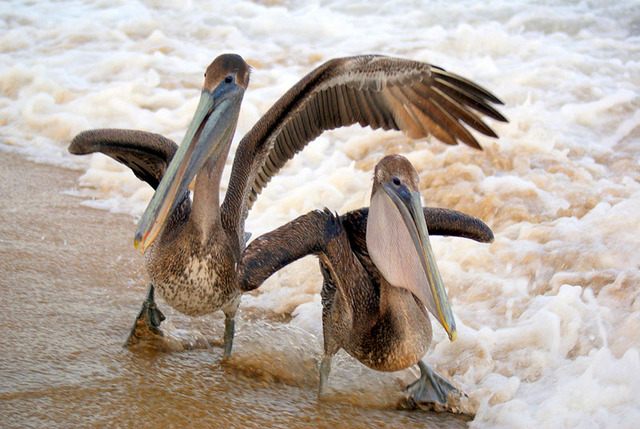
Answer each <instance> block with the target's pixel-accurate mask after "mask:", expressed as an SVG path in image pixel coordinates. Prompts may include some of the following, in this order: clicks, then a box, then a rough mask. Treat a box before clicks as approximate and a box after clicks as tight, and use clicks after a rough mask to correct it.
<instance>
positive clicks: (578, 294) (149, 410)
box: [0, 1, 640, 427]
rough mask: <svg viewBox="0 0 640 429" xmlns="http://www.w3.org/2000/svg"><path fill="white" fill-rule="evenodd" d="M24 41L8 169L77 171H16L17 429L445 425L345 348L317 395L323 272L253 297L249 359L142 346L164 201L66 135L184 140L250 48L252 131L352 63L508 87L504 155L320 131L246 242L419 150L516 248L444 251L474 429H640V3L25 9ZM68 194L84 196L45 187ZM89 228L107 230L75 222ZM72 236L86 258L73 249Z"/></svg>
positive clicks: (14, 79) (440, 340) (10, 109)
mask: <svg viewBox="0 0 640 429" xmlns="http://www.w3.org/2000/svg"><path fill="white" fill-rule="evenodd" d="M0 28H2V32H0V124H1V125H2V127H1V128H0V145H1V148H2V149H4V150H5V152H0V157H1V158H2V165H3V166H4V165H5V164H11V163H17V161H14V160H15V159H16V158H15V157H16V155H15V154H13V153H10V152H14V153H18V154H20V156H21V157H25V158H28V159H31V160H34V161H37V162H44V163H48V164H54V165H58V166H62V167H66V168H72V169H74V170H75V171H76V172H77V173H70V172H69V171H65V170H61V169H57V170H54V169H51V168H48V169H45V168H43V167H41V166H38V165H35V164H29V163H22V164H20V165H21V166H22V168H21V169H20V170H18V171H17V172H14V173H12V174H13V175H17V176H18V177H21V180H22V181H21V182H18V183H17V184H15V185H11V186H9V184H10V183H13V182H11V180H12V177H13V176H7V177H6V178H3V182H2V183H3V187H2V194H0V196H1V197H2V199H1V201H2V203H3V207H4V208H3V210H4V211H3V216H4V218H3V226H2V227H3V229H2V235H0V240H1V241H0V251H1V252H2V259H1V260H0V264H2V267H1V268H2V270H3V271H4V272H6V273H7V275H6V276H5V279H4V280H3V288H2V294H3V296H2V301H1V302H2V303H1V304H0V305H2V312H1V314H2V321H3V323H2V326H3V327H2V329H3V331H2V338H3V339H4V341H3V343H4V344H3V352H2V356H1V357H0V359H2V360H0V363H1V365H0V370H1V371H2V374H1V376H2V381H1V382H0V383H1V384H0V386H1V387H0V388H1V392H2V397H1V402H0V407H2V410H3V411H4V410H5V409H6V410H7V411H8V412H7V413H4V412H3V413H2V415H3V418H5V417H4V416H5V415H6V416H7V417H6V418H5V420H6V423H7V424H6V425H7V426H24V425H41V426H46V425H48V424H50V423H51V422H52V421H59V422H63V423H66V424H67V425H69V426H71V425H76V424H86V425H88V424H92V423H94V424H101V423H102V424H105V425H106V424H107V423H108V422H112V421H114V422H115V421H120V422H122V425H126V423H127V422H131V421H139V419H142V418H143V417H144V418H146V419H148V421H149V422H156V421H158V422H161V423H163V424H165V425H166V424H170V422H176V420H177V419H179V418H182V417H181V416H183V415H184V414H185V412H184V410H190V411H193V414H192V415H193V416H194V417H193V419H194V420H193V422H194V424H195V423H196V422H198V423H203V424H206V423H211V422H214V421H218V420H224V419H226V418H228V419H233V418H236V419H237V418H238V417H237V416H238V414H235V413H236V412H237V411H238V410H241V415H242V416H243V418H244V419H246V421H247V422H249V424H254V423H255V424H256V425H258V424H261V423H260V422H262V423H264V421H265V420H264V419H265V416H269V417H268V419H269V420H268V421H272V422H273V423H274V425H278V424H280V425H282V426H288V425H291V424H292V423H295V422H298V421H300V425H302V424H303V422H304V421H305V420H304V419H310V420H311V422H312V423H313V424H320V422H322V421H325V420H326V421H327V422H340V423H342V422H349V423H353V424H354V425H358V424H361V425H363V426H367V422H368V424H371V422H372V421H374V422H375V423H376V424H380V425H388V426H398V425H400V424H405V422H407V424H416V425H418V424H421V423H422V422H423V419H425V418H439V417H433V415H430V414H427V413H406V412H400V411H397V410H392V409H391V408H392V407H391V404H393V403H394V399H395V396H396V395H397V394H399V392H400V391H401V387H402V385H403V384H406V383H407V382H410V381H412V379H413V378H414V377H415V374H416V373H415V370H408V371H404V372H400V373H393V374H380V373H375V372H373V371H368V370H366V369H365V368H363V367H362V365H359V364H357V363H356V362H354V361H353V360H352V359H350V358H349V357H348V356H345V355H340V356H339V357H338V359H337V362H336V364H335V365H334V368H335V370H334V372H332V378H331V385H332V387H333V388H334V390H335V397H334V399H335V400H332V401H330V402H329V403H318V402H317V401H316V398H315V393H314V392H315V384H316V381H317V372H316V371H317V370H316V369H315V368H316V363H317V359H318V357H319V354H320V344H321V323H320V300H319V296H318V292H319V289H320V275H319V273H318V270H317V262H316V261H315V260H313V259H312V258H307V259H305V260H303V261H300V262H299V263H297V264H294V265H293V266H291V267H290V268H288V269H286V270H283V271H282V272H280V273H278V274H277V275H275V276H274V277H272V278H271V279H269V280H268V281H267V282H266V283H265V285H264V286H263V287H262V288H261V289H260V290H258V291H257V292H255V293H252V294H250V295H247V296H245V297H244V299H243V304H242V306H241V310H240V321H239V325H238V340H237V342H236V346H235V353H236V355H235V357H234V359H233V360H232V361H231V362H230V364H229V365H227V366H223V367H221V366H220V355H221V351H220V349H219V348H217V347H214V348H212V349H209V350H204V351H202V350H200V351H190V352H185V353H176V354H168V355H167V354H149V355H147V354H133V353H131V352H127V351H125V350H122V349H121V348H120V344H121V342H122V341H123V339H124V337H126V334H127V332H128V329H129V327H130V324H131V323H132V319H133V318H134V316H135V315H136V313H137V311H138V308H139V305H140V303H141V301H142V299H143V297H144V293H145V291H146V285H145V283H146V274H145V273H144V271H143V270H142V269H141V267H140V263H141V259H140V257H139V256H138V254H137V253H136V252H135V251H134V249H133V247H132V246H131V245H130V243H131V238H132V235H133V230H134V228H135V220H136V218H137V217H138V216H139V215H140V214H141V213H142V212H143V211H144V208H145V206H146V203H147V201H148V199H149V198H150V197H151V194H152V192H151V190H150V188H148V187H147V186H146V185H143V184H141V183H140V182H139V181H138V180H137V179H136V178H135V177H134V176H133V175H132V174H131V173H130V172H128V171H126V169H124V168H122V167H121V166H119V165H118V164H117V163H115V162H112V161H111V160H109V159H107V158H105V157H102V156H93V157H88V158H81V157H72V156H71V155H69V154H68V153H67V152H66V146H67V145H68V143H69V141H70V139H71V138H72V137H73V136H74V135H75V134H77V133H78V132H80V131H82V130H84V129H90V128H98V127H124V128H138V129H144V130H148V131H154V132H159V133H162V134H164V135H166V136H168V137H170V138H172V139H174V140H175V141H180V139H181V137H182V134H183V133H184V130H185V129H186V126H187V124H188V122H189V120H190V119H191V115H192V113H193V111H194V110H195V106H196V104H197V98H198V92H199V88H200V86H201V84H202V73H203V71H204V69H205V67H206V66H207V65H208V64H209V62H210V61H211V60H212V59H213V58H214V57H215V56H217V55H218V54H220V53H222V52H229V51H233V52H237V53H239V54H241V55H242V56H243V57H244V58H245V59H246V60H247V61H248V62H249V64H251V66H252V67H253V74H252V81H251V83H250V87H249V90H248V92H247V94H246V95H245V100H244V103H243V108H242V112H241V118H240V124H239V126H238V133H237V134H238V135H237V136H236V141H237V139H238V137H239V136H241V135H242V134H244V133H245V132H247V131H248V129H249V128H250V127H251V125H252V124H253V123H254V122H255V121H256V120H257V118H258V117H259V116H260V115H261V114H262V113H263V112H264V111H265V110H266V109H267V108H268V107H269V106H270V105H271V104H272V103H273V102H274V101H275V100H276V99H277V97H279V96H280V95H281V94H282V93H284V91H285V90H286V89H287V88H288V87H290V86H291V85H292V84H293V83H295V82H296V81H297V80H298V79H299V78H300V77H302V76H303V75H304V74H305V73H306V72H308V71H309V70H311V69H312V68H313V67H314V66H316V65H318V64H319V63H321V62H322V61H325V60H328V59H330V58H332V57H336V56H342V55H351V54H358V53H369V52H375V53H383V54H390V55H399V56H403V57H407V58H412V59H418V60H423V61H427V62H431V63H433V64H437V65H439V66H443V67H445V68H446V69H448V70H450V71H453V72H456V73H459V74H462V75H464V76H466V77H468V78H471V79H473V80H475V81H477V82H479V83H480V84H482V85H483V86H485V87H487V88H489V89H490V90H491V91H493V92H494V93H496V94H497V95H498V96H499V97H500V98H501V99H503V100H504V101H505V106H504V108H503V109H502V111H503V112H504V113H505V114H506V116H507V117H508V118H509V120H510V123H509V124H492V126H494V128H495V129H496V131H497V132H498V133H499V134H500V136H501V138H500V139H499V140H497V141H493V140H491V139H486V138H484V139H480V143H481V144H482V145H483V146H484V148H485V150H484V151H483V152H478V151H472V150H471V149H469V148H467V147H446V146H445V145H443V144H441V143H438V142H432V141H419V142H414V141H410V140H408V139H406V138H405V137H403V136H402V135H400V134H396V133H384V132H372V131H371V130H369V129H367V130H361V129H359V128H355V127H354V128H349V129H347V130H341V131H337V132H332V133H327V134H325V135H323V136H321V137H320V138H319V139H317V140H316V141H314V142H313V143H312V144H310V145H309V146H308V147H307V148H306V149H305V150H304V151H303V152H301V153H300V154H299V155H298V156H297V157H296V158H295V159H294V160H293V161H292V162H290V163H289V164H288V165H287V166H286V167H285V168H284V169H283V170H282V173H281V174H280V175H279V176H278V177H276V178H275V179H274V180H273V181H272V182H271V183H270V184H269V186H268V187H267V188H266V189H265V191H264V192H263V194H262V195H261V196H260V198H259V199H258V201H257V203H256V204H255V206H254V209H253V210H252V212H251V214H250V217H249V219H248V223H247V229H248V230H249V231H251V232H252V233H253V236H254V237H257V236H258V235H259V234H260V233H263V232H265V231H268V230H271V229H273V228H274V227H277V226H279V225H281V224H282V223H284V222H286V221H289V220H291V219H293V218H294V217H296V216H298V215H300V214H302V213H305V212H307V211H309V210H312V209H316V208H322V207H324V206H327V207H329V208H331V209H332V210H336V211H338V212H344V211H346V210H349V209H353V208H357V207H360V206H363V205H367V204H368V201H367V200H368V195H369V191H370V185H371V170H372V168H373V166H374V165H375V164H376V162H377V161H378V160H379V159H380V158H381V157H382V156H383V155H384V154H387V153H394V152H397V153H402V154H405V155H406V156H407V157H408V158H409V159H410V160H411V161H412V162H413V164H414V165H415V167H416V168H417V169H418V171H420V172H421V188H422V196H423V198H424V200H425V203H426V204H429V205H434V206H442V207H448V208H453V209H457V210H461V211H465V212H467V213H469V214H472V215H474V216H477V217H479V218H481V219H483V220H484V221H485V222H486V223H487V224H488V225H489V226H491V227H492V229H493V230H494V233H495V235H496V240H495V242H494V243H492V244H490V245H481V244H478V243H474V242H466V241H463V240H460V239H453V238H438V237H434V239H433V247H434V250H435V252H436V257H437V259H438V263H439V266H440V269H441V273H442V276H443V279H444V281H445V284H446V285H447V288H448V290H449V296H450V300H451V303H452V307H453V312H454V315H455V317H456V325H457V326H458V330H459V333H458V339H457V340H456V341H455V342H453V343H450V342H448V341H447V340H446V335H445V333H444V332H443V330H442V329H441V328H440V327H439V326H436V327H435V328H434V329H435V332H434V339H435V341H434V345H433V346H432V348H431V350H430V351H429V353H428V354H427V355H426V356H425V360H426V361H427V362H429V363H430V364H432V365H433V366H434V367H435V368H436V369H437V370H438V371H439V372H440V373H442V374H444V375H446V376H449V377H451V378H452V379H453V380H454V381H455V382H456V383H458V384H459V385H460V386H461V387H462V388H463V389H464V390H465V391H466V392H467V393H468V394H469V396H470V398H471V399H472V401H474V403H475V404H476V406H477V416H476V418H475V420H474V421H473V422H472V423H471V425H472V426H474V427H494V426H504V427H572V426H574V427H575V426H579V427H633V426H634V424H635V422H636V421H637V420H638V418H640V411H639V410H640V399H639V398H640V387H639V386H640V355H639V353H638V349H639V348H640V337H639V336H638V335H637V332H638V329H640V301H639V300H638V284H639V281H640V269H639V268H638V267H640V256H639V254H638V252H637V249H638V247H639V245H640V229H639V227H638V225H640V219H639V218H640V214H639V213H640V155H639V153H640V113H639V112H640V109H639V108H638V107H640V96H639V94H638V88H640V67H639V63H638V58H639V55H640V4H639V3H638V2H635V1H634V2H624V3H620V4H619V5H615V6H610V5H609V3H608V2H563V3H561V4H558V3H553V4H547V3H544V2H543V3H541V2H529V1H518V2H506V1H504V2H500V1H498V2H490V3H486V2H472V1H465V2H455V3H453V2H429V3H428V5H424V4H423V3H421V2H418V1H393V2H391V1H389V2H385V1H377V2H367V3H364V2H363V3H349V4H347V3H345V4H343V3H342V2H314V3H310V4H309V3H307V4H306V5H305V6H296V5H294V4H292V3H290V2H287V1H282V2H277V1H276V2H247V1H237V2H234V3H233V4H232V5H227V6H226V7H225V11H224V13H222V12H221V10H219V9H218V6H216V5H215V3H214V2H204V1H203V2H200V1H191V2H186V3H183V5H182V6H174V5H173V3H172V2H162V1H157V2H153V3H141V2H135V1H128V2H118V1H103V2H98V3H92V2H87V3H83V2H78V1H77V2H73V1H68V2H57V3H52V4H49V3H43V2H37V3H29V2H5V3H0ZM6 151H8V152H6ZM232 151H233V148H232ZM230 159H231V158H230ZM229 163H230V162H229ZM227 170H228V169H227ZM79 174H81V175H80V177H79V178H78V175H79ZM225 174H226V177H228V174H229V171H226V172H225ZM36 175H38V176H40V175H49V176H46V177H48V181H45V182H38V181H35V180H31V178H32V177H35V176H36ZM51 182H59V183H58V187H57V188H56V189H58V190H62V191H64V192H65V194H66V195H57V194H56V192H58V191H56V190H55V189H52V190H51V191H50V192H52V193H53V195H56V197H55V198H54V197H51V196H49V194H44V193H43V192H44V191H43V189H44V187H45V186H46V185H49V184H50V183H51ZM43 195H47V196H46V197H44V200H43V197H42V196H43ZM12 198H13V199H12ZM22 200H24V201H22ZM9 201H11V203H9ZM18 204H27V205H28V207H25V206H24V205H23V206H18ZM87 206H88V207H92V208H93V209H90V208H88V207H87ZM19 207H22V208H19ZM95 208H97V209H100V210H95ZM58 209H59V213H58V214H60V218H58V220H57V221H55V222H54V223H47V222H48V216H46V214H47V213H49V212H50V211H52V210H53V211H55V210H58ZM110 211H111V212H118V213H121V214H120V215H118V216H116V215H114V214H113V213H109V212H110ZM23 212H27V213H32V215H33V216H30V217H29V216H21V214H22V213H23ZM79 225H82V228H81V230H82V231H86V232H87V233H86V234H81V235H80V236H78V235H79V234H74V227H75V228H76V230H77V229H79V228H80V226H79ZM91 231H99V233H95V234H90V232H91ZM60 248H62V249H65V251H63V255H64V258H65V259H62V258H58V257H52V256H51V255H52V254H54V253H55V252H57V249H60ZM7 285H8V286H7ZM69 285H73V286H69ZM161 305H162V303H161ZM162 309H163V311H165V313H166V314H167V315H168V316H170V321H171V322H172V323H173V324H174V325H175V326H176V327H178V328H185V329H200V330H202V331H203V332H204V334H205V336H206V337H207V339H209V340H211V341H212V342H216V341H219V337H220V334H221V322H222V319H221V317H220V315H212V316H207V317H203V318H199V319H190V318H186V317H183V316H181V315H180V314H178V313H177V312H176V313H172V312H171V311H170V309H169V308H168V307H166V306H163V307H162ZM225 392H229V393H228V394H227V393H225ZM370 392H374V394H371V393H370ZM380 392H384V394H380ZM135 395H137V396H135ZM136 397H145V399H144V400H141V401H139V402H136V401H135V398H136ZM256 397H257V398H259V400H255V398H256ZM194 398H195V399H194ZM216 398H224V399H223V400H221V401H218V399H216ZM216 401H218V402H216ZM252 402H255V407H251V406H250V405H251V404H252ZM131 403H134V404H135V406H131ZM194 404H207V405H205V406H203V407H198V406H196V405H194ZM158 407H160V408H162V409H163V410H166V413H167V415H168V416H170V417H168V418H169V420H163V421H161V420H159V419H162V418H163V417H162V416H161V415H160V414H158V411H157V408H158ZM76 409H79V410H80V412H79V413H78V414H77V416H76V414H74V413H73V412H72V410H76ZM109 410H110V411H109ZM233 410H235V411H233ZM233 416H235V417H233ZM76 418H77V420H76ZM280 418H282V419H283V420H278V419H280ZM57 419H60V420H57ZM82 419H88V420H82ZM92 419H93V420H92ZM154 419H158V420H154ZM171 419H173V420H171ZM261 419H262V420H261ZM332 419H333V420H332ZM454 423H456V422H454ZM454 423H452V424H454ZM345 424H346V423H345Z"/></svg>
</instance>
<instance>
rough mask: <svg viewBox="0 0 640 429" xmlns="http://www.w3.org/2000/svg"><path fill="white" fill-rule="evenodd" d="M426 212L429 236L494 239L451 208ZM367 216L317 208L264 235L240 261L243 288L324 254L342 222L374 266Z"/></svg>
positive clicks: (360, 211)
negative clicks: (369, 245)
mask: <svg viewBox="0 0 640 429" xmlns="http://www.w3.org/2000/svg"><path fill="white" fill-rule="evenodd" d="M423 211H424V217H425V220H426V222H427V228H428V229H429V233H430V235H450V236H456V237H462V238H469V239H472V240H476V241H479V242H483V243H488V242H491V241H493V233H492V232H491V229H490V228H489V227H488V226H487V225H486V224H485V223H484V222H482V221H481V220H480V219H477V218H475V217H473V216H470V215H468V214H464V213H461V212H458V211H455V210H449V209H441V208H432V207H424V208H423ZM368 216H369V208H368V207H364V208H361V209H358V210H353V211H350V212H348V213H345V214H343V215H341V216H340V217H339V218H338V217H336V216H335V215H334V214H333V213H331V212H330V211H329V210H328V209H325V210H324V211H320V210H314V211H312V212H310V213H307V214H305V215H302V216H300V217H298V218H296V219H294V220H292V221H291V222H288V223H286V224H285V225H283V226H281V227H280V228H278V229H275V230H273V231H271V232H268V233H266V234H264V235H261V236H260V237H258V238H256V239H255V240H253V241H252V242H251V243H250V244H249V246H248V247H247V249H246V250H245V251H244V252H243V254H242V259H241V260H240V262H239V263H238V279H239V280H238V281H239V284H240V288H241V289H242V290H243V291H245V292H246V291H250V290H253V289H256V288H258V287H259V286H260V285H261V284H262V283H263V282H264V281H265V280H266V279H267V278H269V276H271V275H272V274H273V273H275V272H276V271H279V270H281V269H282V268H284V267H285V266H287V265H289V264H290V263H292V262H294V261H297V260H298V259H300V258H302V257H304V256H307V255H312V254H316V255H320V254H322V253H324V252H325V251H326V245H327V243H328V242H329V240H331V239H333V238H334V234H335V233H336V231H338V230H339V229H338V228H339V224H342V226H344V230H345V231H346V233H347V237H348V239H349V242H350V245H351V249H350V250H351V251H352V252H354V254H356V255H357V256H358V258H359V259H360V261H361V262H362V263H364V264H367V263H368V264H369V266H371V265H372V264H371V263H370V262H369V261H368V258H369V253H368V251H367V241H366V231H367V219H368ZM362 257H364V260H363V258H362Z"/></svg>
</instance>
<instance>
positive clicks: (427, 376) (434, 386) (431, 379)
mask: <svg viewBox="0 0 640 429" xmlns="http://www.w3.org/2000/svg"><path fill="white" fill-rule="evenodd" d="M418 366H419V367H420V378H419V379H418V380H417V381H415V382H414V383H412V384H410V385H409V386H407V389H406V390H405V399H406V402H407V405H409V406H411V407H412V408H417V407H420V408H423V409H427V410H432V409H433V410H435V411H445V410H446V411H455V408H456V407H455V406H453V405H450V403H451V401H450V399H452V397H450V395H452V394H453V396H456V398H455V399H459V398H460V397H466V396H467V395H466V394H464V393H463V392H461V391H460V390H458V389H457V388H456V387H454V386H453V385H452V384H451V383H449V382H448V381H447V380H445V379H444V378H442V377H441V376H439V375H438V374H436V373H435V372H434V371H433V370H432V369H431V368H430V367H429V366H428V365H427V364H425V363H424V362H423V361H422V360H420V361H418Z"/></svg>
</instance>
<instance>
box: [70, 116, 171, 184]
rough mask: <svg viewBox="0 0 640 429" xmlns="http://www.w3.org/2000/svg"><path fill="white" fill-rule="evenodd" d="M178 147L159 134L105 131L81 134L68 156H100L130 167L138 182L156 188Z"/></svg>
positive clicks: (118, 130)
mask: <svg viewBox="0 0 640 429" xmlns="http://www.w3.org/2000/svg"><path fill="white" fill-rule="evenodd" d="M177 150H178V145H177V144H176V143H175V142H174V141H173V140H169V139H168V138H166V137H164V136H161V135H160V134H155V133H149V132H146V131H138V130H125V129H116V128H104V129H97V130H89V131H83V132H81V133H80V134H78V135H77V136H76V137H74V139H73V140H72V141H71V144H70V145H69V152H70V153H72V154H74V155H87V154H90V153H95V152H101V153H103V154H105V155H108V156H110V157H111V158H113V159H115V160H116V161H118V162H120V163H122V164H124V165H126V166H127V167H129V168H130V169H131V170H132V171H133V173H134V174H135V175H136V177H137V178H139V179H140V180H143V181H145V182H147V183H148V184H149V185H151V187H153V189H156V188H157V187H158V184H159V183H160V180H161V179H162V176H163V175H164V172H165V171H166V169H167V166H168V165H169V163H170V162H171V159H173V155H174V154H175V153H176V151H177Z"/></svg>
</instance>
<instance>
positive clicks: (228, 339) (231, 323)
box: [222, 314, 236, 360]
mask: <svg viewBox="0 0 640 429" xmlns="http://www.w3.org/2000/svg"><path fill="white" fill-rule="evenodd" d="M235 325H236V322H235V318H234V317H233V316H231V317H229V316H227V315H226V314H225V318H224V355H223V356H222V359H223V360H226V359H229V358H230V357H231V349H232V348H233V336H234V334H235Z"/></svg>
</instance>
